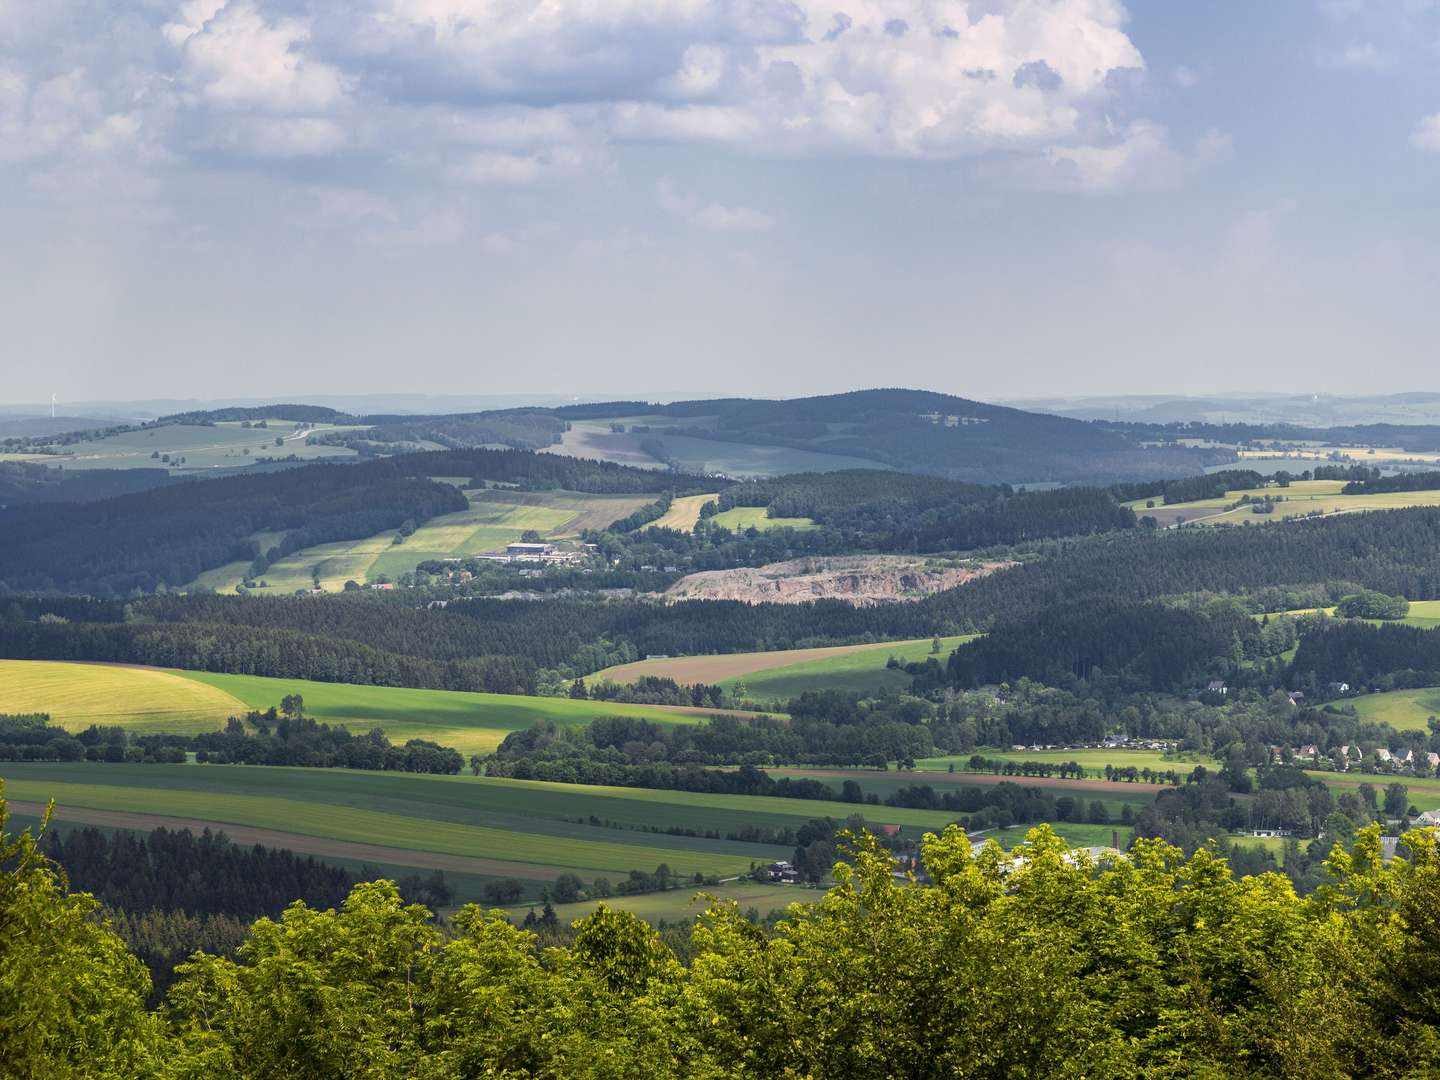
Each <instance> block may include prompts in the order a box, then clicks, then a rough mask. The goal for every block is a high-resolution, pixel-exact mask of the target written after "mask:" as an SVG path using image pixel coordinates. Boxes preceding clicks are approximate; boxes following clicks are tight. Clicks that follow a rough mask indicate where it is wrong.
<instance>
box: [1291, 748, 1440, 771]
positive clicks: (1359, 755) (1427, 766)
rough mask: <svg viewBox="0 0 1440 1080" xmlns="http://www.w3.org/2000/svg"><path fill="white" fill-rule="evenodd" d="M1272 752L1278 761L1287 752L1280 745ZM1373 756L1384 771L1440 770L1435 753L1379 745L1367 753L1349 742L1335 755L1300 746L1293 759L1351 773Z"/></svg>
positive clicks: (1439, 759)
mask: <svg viewBox="0 0 1440 1080" xmlns="http://www.w3.org/2000/svg"><path fill="white" fill-rule="evenodd" d="M1270 752H1271V753H1272V754H1274V755H1275V756H1276V757H1277V758H1280V757H1283V756H1284V750H1283V749H1282V748H1281V747H1278V746H1272V747H1271V748H1270ZM1370 754H1373V755H1374V756H1375V760H1376V762H1378V763H1379V766H1380V768H1381V769H1382V770H1388V771H1393V772H1404V771H1406V770H1409V771H1412V772H1413V771H1414V770H1415V769H1417V768H1421V769H1423V770H1424V771H1426V772H1429V773H1432V774H1433V773H1436V772H1437V771H1440V754H1437V753H1435V751H1433V750H1420V751H1416V750H1408V749H1407V750H1391V749H1390V748H1389V747H1385V746H1377V747H1375V748H1374V749H1372V750H1365V749H1363V748H1361V747H1359V746H1351V745H1349V744H1348V743H1347V744H1346V745H1344V746H1338V747H1336V748H1335V751H1334V753H1333V754H1331V753H1327V752H1326V751H1325V750H1322V749H1321V748H1320V747H1319V746H1316V745H1315V744H1314V743H1306V744H1305V745H1304V746H1297V747H1295V748H1293V749H1292V750H1291V751H1290V755H1291V757H1293V758H1295V759H1296V760H1298V761H1313V762H1315V763H1317V764H1318V765H1319V766H1320V767H1322V768H1329V767H1332V766H1335V765H1336V764H1338V765H1339V771H1340V772H1346V771H1348V770H1349V769H1350V768H1351V767H1352V766H1354V765H1359V764H1360V763H1361V762H1362V761H1364V760H1365V758H1366V757H1367V756H1369V755H1370Z"/></svg>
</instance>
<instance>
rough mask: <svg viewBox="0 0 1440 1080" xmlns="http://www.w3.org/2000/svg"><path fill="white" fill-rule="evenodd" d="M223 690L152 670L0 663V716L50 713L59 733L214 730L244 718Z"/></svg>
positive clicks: (236, 701)
mask: <svg viewBox="0 0 1440 1080" xmlns="http://www.w3.org/2000/svg"><path fill="white" fill-rule="evenodd" d="M246 711H247V710H246V706H245V703H244V702H242V701H241V700H240V699H239V698H237V697H234V696H233V695H231V694H228V693H226V692H225V691H224V690H221V689H218V688H216V687H213V686H207V685H205V684H204V683H201V682H195V681H193V680H191V679H187V678H185V677H184V676H182V675H176V674H172V673H171V672H168V671H159V670H155V669H151V668H138V667H115V666H108V665H104V664H67V663H61V662H52V661H46V660H0V713H37V712H43V713H49V714H50V718H51V719H52V720H53V721H54V722H55V723H57V724H59V725H60V726H61V727H65V728H69V729H71V730H80V729H83V728H85V727H88V726H89V725H91V724H124V725H125V726H127V727H131V728H135V729H137V730H148V729H150V728H152V727H155V728H160V729H169V728H172V727H174V726H176V725H177V724H183V725H190V724H194V725H198V727H197V730H198V729H199V727H204V726H208V725H210V724H214V725H215V726H216V727H219V726H221V725H223V724H224V722H225V719H226V718H227V717H230V716H240V715H243V714H244V713H245V712H246Z"/></svg>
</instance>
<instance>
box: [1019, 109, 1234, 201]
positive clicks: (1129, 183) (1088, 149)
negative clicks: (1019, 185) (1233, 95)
mask: <svg viewBox="0 0 1440 1080" xmlns="http://www.w3.org/2000/svg"><path fill="white" fill-rule="evenodd" d="M1232 153H1233V146H1232V143H1231V140H1230V137H1229V136H1228V135H1226V134H1224V133H1223V132H1219V131H1208V132H1206V133H1205V134H1204V135H1202V136H1201V137H1200V138H1198V139H1196V140H1195V142H1194V144H1193V145H1192V146H1191V147H1190V149H1188V150H1183V149H1177V148H1176V147H1175V146H1174V145H1173V143H1172V140H1171V138H1170V134H1169V132H1168V131H1167V130H1166V129H1165V128H1164V127H1163V126H1162V125H1160V124H1157V123H1154V122H1152V121H1149V120H1136V121H1134V122H1132V123H1130V124H1129V125H1127V126H1126V127H1124V128H1123V129H1121V130H1119V131H1117V132H1115V133H1114V137H1113V138H1112V139H1110V140H1109V141H1107V142H1104V143H1100V144H1097V145H1089V146H1073V147H1051V148H1050V150H1049V151H1047V154H1046V158H1047V161H1048V162H1049V164H1050V166H1051V171H1050V173H1049V175H1048V177H1047V178H1046V179H1047V180H1048V181H1049V183H1048V184H1046V185H1045V186H1060V187H1062V188H1064V187H1068V188H1073V189H1077V190H1082V191H1096V192H1105V191H1117V190H1121V189H1128V188H1161V187H1169V186H1171V185H1173V184H1176V183H1178V182H1179V181H1180V180H1182V179H1183V178H1184V177H1185V176H1186V175H1187V174H1188V173H1191V172H1193V171H1195V170H1196V169H1198V168H1201V167H1203V166H1205V165H1207V164H1210V163H1211V162H1215V161H1219V160H1223V159H1225V158H1227V157H1229V156H1230V155H1231V154H1232Z"/></svg>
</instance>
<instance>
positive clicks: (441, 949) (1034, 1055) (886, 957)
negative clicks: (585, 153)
mask: <svg viewBox="0 0 1440 1080" xmlns="http://www.w3.org/2000/svg"><path fill="white" fill-rule="evenodd" d="M5 845H6V846H5V854H6V863H5V868H4V873H3V878H0V926H3V927H4V929H5V933H4V934H3V935H0V961H3V963H0V1038H3V1039H4V1040H6V1041H5V1043H4V1044H3V1045H4V1049H5V1054H4V1055H3V1056H4V1060H5V1061H6V1062H7V1065H8V1067H9V1069H10V1073H9V1074H11V1075H18V1076H47V1077H48V1076H58V1077H72V1076H74V1077H80V1076H146V1077H149V1076H155V1077H185V1078H189V1077H196V1078H198V1077H214V1076H235V1077H254V1078H271V1077H276V1078H278V1077H362V1076H363V1077H382V1076H384V1077H389V1076H404V1077H416V1078H437V1080H438V1078H441V1077H446V1078H449V1077H481V1076H499V1077H566V1078H570V1077H593V1078H601V1077H605V1078H612V1077H614V1078H619V1077H674V1076H686V1077H778V1076H791V1077H856V1078H876V1080H879V1078H890V1077H956V1076H965V1077H1002V1076H1003V1077H1100V1076H1104V1077H1141V1076H1144V1077H1169V1076H1175V1077H1179V1076H1186V1077H1194V1076H1204V1077H1232V1076H1233V1077H1251V1076H1259V1077H1272V1076H1273V1077H1281V1076H1284V1077H1294V1076H1313V1077H1322V1076H1325V1077H1329V1076H1361V1075H1365V1076H1392V1077H1421V1076H1432V1075H1435V1074H1436V1070H1440V905H1437V904H1436V897H1437V896H1440V851H1437V844H1436V841H1435V838H1434V836H1433V834H1429V833H1420V834H1411V836H1410V837H1409V838H1407V840H1406V841H1405V845H1406V850H1407V855H1408V858H1407V859H1403V860H1397V861H1395V862H1393V863H1391V864H1389V865H1383V864H1382V863H1381V859H1380V846H1379V839H1378V834H1377V833H1375V832H1373V831H1372V832H1369V833H1366V834H1363V835H1362V839H1361V841H1360V842H1359V844H1358V845H1357V847H1356V849H1355V851H1354V852H1353V853H1346V852H1344V851H1339V850H1337V851H1336V853H1335V854H1334V855H1333V856H1332V858H1331V861H1330V870H1331V874H1332V877H1333V883H1332V884H1330V885H1328V886H1326V887H1324V888H1322V889H1321V890H1320V891H1319V892H1317V893H1316V894H1315V895H1314V896H1313V897H1307V898H1303V899H1302V898H1299V897H1297V896H1296V895H1295V893H1294V891H1293V890H1292V889H1291V887H1290V884H1289V882H1288V881H1286V880H1285V879H1284V878H1282V877H1279V876H1278V875H1274V874H1269V875H1262V876H1260V877H1255V878H1245V879H1240V880H1236V879H1235V878H1234V877H1232V875H1231V873H1230V871H1229V868H1228V867H1227V866H1226V864H1225V863H1224V861H1223V860H1221V859H1218V858H1216V857H1215V856H1213V855H1212V854H1210V853H1208V852H1206V851H1201V852H1200V853H1198V854H1196V855H1195V856H1194V857H1193V858H1191V859H1188V860H1187V859H1184V858H1183V857H1182V855H1181V853H1180V852H1179V851H1178V850H1177V849H1175V848H1173V847H1169V846H1167V845H1164V844H1162V843H1159V842H1143V843H1141V844H1140V845H1139V846H1138V847H1137V849H1136V851H1135V852H1134V853H1133V857H1132V859H1130V860H1120V861H1118V862H1116V863H1114V864H1113V865H1106V866H1101V867H1096V866H1093V865H1091V864H1089V863H1088V862H1086V861H1085V860H1083V859H1082V860H1080V861H1079V862H1078V863H1075V862H1073V861H1072V859H1071V857H1070V856H1069V853H1068V851H1067V850H1066V848H1065V846H1064V844H1063V843H1062V842H1061V841H1060V840H1059V839H1058V837H1056V836H1055V834H1054V833H1053V832H1051V831H1050V830H1049V829H1048V828H1044V827H1042V828H1039V829H1036V830H1035V831H1034V832H1032V833H1031V834H1030V838H1029V841H1028V842H1027V844H1026V846H1025V848H1024V849H1023V851H1022V852H1021V858H1020V860H1019V862H1018V864H1016V865H1015V866H1013V867H1012V865H1011V863H1010V860H1009V858H1008V857H1007V856H1005V855H1003V854H1002V853H1000V852H999V851H998V850H997V849H994V848H987V849H986V850H984V851H983V852H981V853H980V854H979V855H978V856H972V855H971V852H970V846H969V843H968V842H967V841H966V839H965V837H964V836H963V835H962V834H960V833H959V832H958V831H951V832H947V833H946V835H944V836H941V837H933V836H932V837H928V838H927V839H926V840H925V842H924V845H923V848H924V856H925V864H926V866H927V867H928V869H929V872H930V874H931V875H932V877H933V879H934V882H933V885H919V884H915V883H913V882H910V881H906V880H897V879H896V878H895V877H894V876H893V873H892V868H893V867H892V863H891V860H890V858H889V856H888V855H887V854H886V853H885V852H883V851H882V850H880V848H879V847H878V846H876V845H875V843H874V842H873V841H872V840H869V839H865V838H862V839H860V840H857V841H856V842H855V848H854V851H853V853H852V857H853V865H849V864H842V865H840V866H839V867H837V870H836V882H837V884H836V886H835V887H834V888H833V889H832V890H831V891H830V892H829V893H827V894H826V895H825V896H824V898H823V899H821V900H820V901H819V902H818V903H816V904H813V905H811V906H809V907H795V908H792V909H791V911H790V913H789V916H788V918H787V919H786V920H784V921H782V922H781V923H780V924H779V925H778V927H777V929H776V932H775V933H773V934H769V933H766V932H765V931H764V930H763V929H762V928H760V927H757V926H755V925H752V924H751V923H749V922H747V921H745V920H744V918H742V917H741V915H740V913H739V911H738V910H737V908H736V906H735V905H734V904H716V905H714V906H712V907H711V909H710V910H709V911H708V912H707V913H706V914H705V915H704V916H703V917H702V918H701V919H700V920H698V922H697V924H696V927H695V930H694V937H695V942H694V944H695V946H696V951H695V959H694V961H693V963H692V964H691V965H690V966H689V967H688V968H687V967H684V966H682V965H681V964H680V963H679V962H678V961H677V960H676V958H675V956H674V955H673V954H672V953H671V952H670V951H669V949H667V948H666V947H665V946H664V945H663V944H662V942H661V941H660V939H659V937H658V936H657V935H656V934H655V933H654V931H652V930H651V929H650V928H649V927H648V926H646V925H645V924H644V923H642V922H640V921H639V920H637V919H635V918H634V917H632V916H630V915H628V914H626V913H623V912H616V911H611V910H606V909H603V908H602V909H600V910H598V911H597V912H596V913H595V914H593V915H591V916H589V917H588V918H586V919H584V920H581V921H580V922H579V923H578V924H577V927H576V930H577V932H576V936H575V939H574V943H573V945H572V946H571V947H569V948H552V949H546V950H543V951H540V950H538V949H537V947H536V940H535V938H534V936H533V935H531V934H529V933H527V932H525V931H523V930H520V929H517V928H515V927H513V926H512V925H510V924H509V923H508V922H507V921H506V920H505V919H504V918H503V917H502V915H501V914H500V913H498V912H487V911H484V910H481V909H479V908H476V907H468V908H465V909H463V910H462V911H461V912H460V914H459V915H458V916H457V917H456V920H455V923H454V927H453V931H454V933H453V936H446V935H442V933H441V932H440V930H439V929H437V928H436V927H435V925H434V924H433V923H432V921H431V919H430V917H429V914H428V912H426V911H425V909H423V908H421V907H418V906H413V905H412V906H406V905H404V904H403V902H402V901H401V899H400V897H399V895H398V894H397V893H396V891H395V889H394V887H393V886H391V885H390V884H389V883H386V882H375V883H370V884H363V885H359V886H357V887H356V888H355V890H354V891H353V892H352V893H351V894H350V896H349V898H348V899H347V900H346V901H345V903H344V904H343V905H342V906H341V907H340V908H339V909H338V910H328V911H317V910H313V909H311V908H308V907H306V906H304V905H303V904H296V905H294V906H292V907H291V908H290V909H289V910H288V911H286V913H285V914H284V916H283V917H282V918H280V919H279V920H269V919H261V920H260V921H258V922H257V923H255V925H254V927H253V928H252V930H251V934H250V938H249V940H248V941H247V943H246V944H245V945H243V946H242V947H241V949H240V951H239V954H238V956H237V958H236V959H235V960H226V959H220V958H215V957H207V956H204V955H199V954H197V956H196V958H195V959H194V960H193V961H192V963H190V964H189V965H188V966H187V967H185V968H184V969H183V970H182V974H181V978H180V981H179V982H178V983H177V984H176V986H175V987H174V988H173V989H172V991H171V993H170V995H169V998H168V1001H167V1004H166V1006H165V1008H164V1009H162V1010H160V1011H159V1012H156V1013H151V1014H146V1013H144V1012H143V1010H141V1009H140V1008H139V1005H138V1003H139V1001H141V1000H143V996H144V992H145V986H144V982H145V977H144V974H143V971H141V970H140V969H139V966H138V965H137V964H135V962H134V961H133V960H132V959H131V958H129V957H127V956H126V955H125V954H124V952H123V948H122V947H121V946H120V944H119V942H118V939H116V938H115V937H114V936H113V935H112V934H110V932H109V931H108V930H107V929H105V928H102V927H99V926H96V925H93V924H92V923H91V922H89V921H87V916H88V915H89V913H90V912H91V911H92V908H93V905H92V903H91V902H90V901H89V900H88V899H86V898H83V897H75V896H68V895H66V892H65V888H64V882H63V879H62V878H60V877H59V876H58V875H57V872H56V870H55V869H53V868H51V867H49V866H47V865H46V864H45V863H44V861H43V859H42V857H41V856H40V855H39V854H38V852H37V851H36V850H35V847H34V844H33V842H32V841H31V840H29V839H28V838H27V837H21V838H20V839H18V840H11V839H7V840H6V841H5ZM17 852H18V856H17V854H16V853H17ZM31 987H38V988H41V989H40V991H39V992H36V993H31V992H29V990H28V988H31ZM12 1040H15V1041H12Z"/></svg>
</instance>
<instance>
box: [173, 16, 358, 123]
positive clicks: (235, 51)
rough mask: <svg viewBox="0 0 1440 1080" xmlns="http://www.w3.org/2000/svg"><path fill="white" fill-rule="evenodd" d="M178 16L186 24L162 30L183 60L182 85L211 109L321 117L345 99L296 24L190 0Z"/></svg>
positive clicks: (334, 73)
mask: <svg viewBox="0 0 1440 1080" xmlns="http://www.w3.org/2000/svg"><path fill="white" fill-rule="evenodd" d="M182 17H183V18H185V19H188V20H189V21H188V22H186V23H183V24H171V25H169V26H167V27H165V30H164V32H165V35H166V37H167V38H168V39H169V40H170V41H171V42H172V43H173V44H178V45H179V47H180V49H181V50H182V52H183V54H184V62H183V72H184V76H185V78H186V80H187V81H188V82H189V84H190V85H191V86H192V87H194V88H195V90H196V91H197V92H198V93H199V94H200V95H201V96H202V97H203V98H204V99H205V100H206V101H208V102H209V103H211V104H214V105H217V106H220V107H221V108H226V109H247V108H252V109H260V110H264V111H266V112H273V113H306V112H317V111H319V112H323V111H325V110H328V109H330V108H332V107H333V106H335V105H337V104H338V103H339V102H340V101H341V99H342V98H344V96H345V94H346V89H347V83H348V81H349V80H347V78H346V77H345V76H344V75H343V74H342V73H341V72H340V69H339V68H337V67H335V66H334V65H333V64H329V63H326V62H325V61H323V60H319V59H317V58H315V57H313V56H311V55H310V54H309V53H308V52H307V51H306V43H307V42H308V41H309V40H310V30H309V27H308V24H307V23H306V21H304V20H302V19H294V18H275V19H267V18H266V17H265V16H264V15H263V14H262V13H261V12H260V11H259V10H258V9H257V8H256V7H255V6H254V5H253V4H251V3H248V2H246V0H230V2H229V3H223V2H222V3H219V4H217V3H216V0H192V2H191V3H188V4H186V5H184V6H183V7H182ZM186 31H189V32H188V33H187V32H186Z"/></svg>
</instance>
